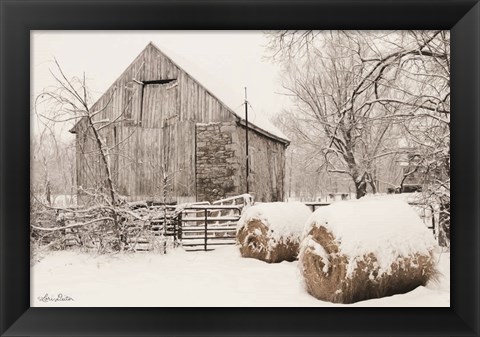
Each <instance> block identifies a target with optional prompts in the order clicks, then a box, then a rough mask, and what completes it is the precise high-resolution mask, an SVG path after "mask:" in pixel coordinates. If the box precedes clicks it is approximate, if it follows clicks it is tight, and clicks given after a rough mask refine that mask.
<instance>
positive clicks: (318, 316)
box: [0, 0, 480, 336]
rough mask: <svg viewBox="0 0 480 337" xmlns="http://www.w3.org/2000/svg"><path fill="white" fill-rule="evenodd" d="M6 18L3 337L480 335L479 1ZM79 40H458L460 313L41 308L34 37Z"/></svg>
mask: <svg viewBox="0 0 480 337" xmlns="http://www.w3.org/2000/svg"><path fill="white" fill-rule="evenodd" d="M0 11H1V12H0V15H1V17H0V24H1V71H0V74H1V83H0V85H1V96H0V97H1V114H0V127H1V133H0V142H1V143H0V144H1V148H0V157H1V160H0V165H1V168H0V169H1V180H0V184H1V196H0V198H1V199H0V216H1V223H0V225H1V227H0V239H1V242H0V250H1V255H0V261H1V270H0V282H1V283H0V289H1V293H0V334H1V335H2V336H40V335H41V336H70V335H71V336H73V335H76V336H87V335H88V336H94V335H110V336H137V335H138V336H153V335H162V336H169V335H172V336H174V335H175V336H185V335H189V336H190V335H199V336H200V335H202V336H206V335H209V336H227V335H235V336H246V335H262V336H263V335H265V336H266V335H279V336H294V335H298V336H307V335H308V336H312V335H370V336H380V335H396V336H400V335H435V336H460V335H462V336H477V335H479V322H478V320H479V317H480V314H479V307H480V300H479V286H478V285H479V284H480V280H479V257H480V252H479V239H480V237H479V210H478V208H479V205H480V203H479V189H480V187H479V186H480V185H479V173H478V172H480V167H479V154H480V148H479V139H480V136H479V134H480V124H479V116H480V114H479V112H480V99H479V96H480V85H479V84H480V67H479V64H480V61H479V60H480V4H479V3H478V1H474V0H456V1H452V0H431V1H426V0H421V1H398V0H392V1H375V0H373V1H372V0H370V1H364V0H356V1H355V0H345V1H344V0H340V1H309V0H307V1H305V0H302V1H292V0H283V1H246V0H244V1H238V0H233V1H232V0H231V1H188V0H187V1H184V0H180V1H132V0H125V1H121V0H120V1H108V0H101V1H75V0H63V1H57V0H49V1H47V0H38V1H24V0H16V1H13V0H0ZM73 29H75V30H118V29H121V30H151V29H155V30H158V29H188V30H190V29H262V30H266V29H451V41H452V42H451V48H452V49H451V55H452V57H451V59H452V78H451V81H452V96H451V97H452V107H453V114H452V130H451V131H452V133H451V135H452V138H451V145H452V165H451V167H452V177H451V178H452V206H451V212H452V224H453V227H452V234H451V239H452V241H451V247H452V254H451V263H452V264H451V307H450V308H348V309H344V308H290V309H287V308H30V305H29V302H30V298H29V297H30V294H29V293H30V291H29V286H30V275H29V270H30V269H29V266H30V253H29V211H28V210H29V185H30V180H29V172H30V167H29V140H30V129H29V120H30V77H29V76H30V53H29V51H30V30H73ZM84 47H85V48H87V49H88V46H84ZM79 48H81V46H79ZM91 52H94V51H91ZM119 296H121V294H119Z"/></svg>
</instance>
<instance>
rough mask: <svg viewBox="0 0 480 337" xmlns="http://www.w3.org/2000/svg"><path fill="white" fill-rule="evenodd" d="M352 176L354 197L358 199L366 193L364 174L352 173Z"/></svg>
mask: <svg viewBox="0 0 480 337" xmlns="http://www.w3.org/2000/svg"><path fill="white" fill-rule="evenodd" d="M352 178H353V183H354V184H355V193H356V197H357V199H360V198H361V197H364V196H365V195H366V194H367V182H366V181H365V174H363V175H362V176H361V177H359V176H358V175H354V176H353V177H352Z"/></svg>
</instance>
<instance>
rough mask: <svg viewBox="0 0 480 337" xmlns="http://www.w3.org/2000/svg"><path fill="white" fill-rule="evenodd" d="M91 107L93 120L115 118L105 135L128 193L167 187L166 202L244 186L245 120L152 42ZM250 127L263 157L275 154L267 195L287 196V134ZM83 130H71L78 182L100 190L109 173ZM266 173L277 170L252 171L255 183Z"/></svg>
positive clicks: (121, 187) (121, 188) (157, 192)
mask: <svg viewBox="0 0 480 337" xmlns="http://www.w3.org/2000/svg"><path fill="white" fill-rule="evenodd" d="M91 111H94V112H97V111H98V113H97V114H96V115H95V117H94V120H96V121H100V120H110V121H112V120H115V121H118V122H116V123H114V124H113V125H112V126H110V127H108V128H104V129H103V130H102V131H101V135H102V137H103V139H104V140H105V142H106V144H107V146H108V149H109V152H108V157H109V161H110V165H111V167H112V171H113V180H114V182H115V186H116V188H117V192H118V193H119V194H120V195H123V196H125V197H126V198H127V199H129V200H141V199H143V200H145V199H156V200H158V199H162V196H163V195H164V193H163V191H164V190H165V189H166V190H167V192H166V195H168V199H169V200H167V201H177V202H182V201H195V200H213V199H214V198H221V197H225V196H231V195H234V194H239V193H245V192H246V180H245V179H246V178H245V172H244V171H245V167H244V166H245V165H244V162H245V158H246V157H245V149H244V148H245V145H244V141H245V140H244V138H242V137H243V136H242V134H244V133H245V128H244V126H242V123H243V125H244V124H245V121H243V120H242V118H241V116H238V115H236V114H235V113H234V112H233V110H231V109H230V108H229V107H228V106H226V105H225V104H224V103H223V102H222V101H220V100H219V99H218V98H217V97H215V96H214V94H212V93H211V92H210V91H208V90H207V89H206V88H205V87H203V86H202V85H201V84H200V83H199V82H198V81H197V80H196V79H194V78H193V77H192V76H190V75H189V74H188V73H187V72H186V71H185V70H184V69H182V68H181V67H180V66H178V65H177V64H176V63H175V61H173V60H171V59H170V58H169V57H167V56H166V55H165V54H164V53H163V52H161V51H160V50H159V49H158V48H157V47H156V46H154V45H153V44H152V43H150V44H148V45H147V47H146V48H145V49H144V50H143V51H142V52H141V53H140V55H139V56H137V58H136V59H135V60H134V61H133V62H132V64H130V66H128V67H127V69H126V70H125V71H124V72H123V73H122V74H121V75H120V77H119V78H118V79H117V80H116V81H115V82H114V83H113V84H112V86H110V88H109V89H108V90H107V91H106V92H105V93H104V94H103V95H102V96H101V97H100V99H99V100H98V101H97V102H96V103H95V104H94V105H93V107H92V109H91ZM209 123H210V124H209ZM212 125H216V126H214V127H212ZM249 129H250V130H251V131H252V132H251V134H252V137H251V139H252V144H254V145H253V146H254V147H257V148H258V153H259V154H260V153H262V155H264V156H267V157H268V158H260V157H259V159H258V162H259V164H261V165H264V164H265V165H272V164H275V163H277V160H278V163H277V164H275V165H278V168H275V170H274V171H273V177H274V178H273V179H274V180H273V183H268V184H267V185H268V186H267V188H268V192H265V193H266V194H267V195H266V196H263V197H262V198H263V199H266V200H277V199H278V198H279V195H283V176H281V177H280V175H282V174H283V168H282V167H283V164H282V160H283V161H284V156H283V152H284V149H285V146H286V145H287V144H288V140H286V139H282V138H281V137H279V136H278V135H275V134H272V133H270V132H269V130H265V129H262V128H260V127H259V126H256V125H253V124H250V125H249ZM85 130H86V123H85V121H84V120H80V121H79V122H78V123H77V124H76V126H75V127H74V128H73V129H72V132H74V133H76V134H77V137H76V138H77V139H76V144H77V158H76V160H77V185H78V186H79V187H81V188H82V189H84V190H86V191H87V190H89V191H90V192H92V191H94V192H95V190H98V189H99V186H100V187H101V186H102V184H103V182H104V180H105V176H104V174H103V173H102V172H103V170H102V167H101V163H100V161H99V160H98V159H99V155H98V151H95V144H94V143H93V141H92V138H91V137H90V136H89V135H88V131H87V132H85ZM242 130H243V131H242ZM266 147H271V148H272V149H273V148H274V149H275V150H274V151H273V152H272V151H270V150H268V149H267V148H266ZM273 153H278V154H279V155H277V154H275V156H276V157H275V158H277V157H278V158H277V159H275V160H273V159H271V158H270V157H271V156H272V154H273ZM272 158H273V157H272ZM264 161H265V162H264ZM242 175H243V176H242ZM277 175H278V177H277ZM165 176H168V179H165ZM265 179H266V180H269V181H271V179H272V172H267V171H265V172H263V171H262V172H261V173H260V171H258V172H253V173H252V176H251V178H250V180H249V181H251V184H250V186H256V189H258V190H261V188H263V187H262V183H261V181H262V180H265ZM166 180H168V183H167V185H165V181H166ZM277 182H279V183H277ZM262 193H263V192H262Z"/></svg>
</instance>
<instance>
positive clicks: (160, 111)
mask: <svg viewBox="0 0 480 337" xmlns="http://www.w3.org/2000/svg"><path fill="white" fill-rule="evenodd" d="M139 83H141V91H140V111H139V115H138V117H139V118H138V124H139V125H140V126H142V127H147V128H148V127H159V126H161V125H163V124H164V123H166V122H167V121H168V120H170V119H172V118H173V117H176V116H177V107H176V104H177V90H173V89H175V88H176V87H177V86H178V81H177V79H176V78H174V79H158V80H149V81H143V82H139Z"/></svg>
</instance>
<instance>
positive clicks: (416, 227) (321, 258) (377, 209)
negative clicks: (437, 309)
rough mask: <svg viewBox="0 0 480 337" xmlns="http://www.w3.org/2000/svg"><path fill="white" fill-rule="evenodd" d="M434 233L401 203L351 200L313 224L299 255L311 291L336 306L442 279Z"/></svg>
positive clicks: (319, 215) (317, 214) (315, 218)
mask: <svg viewBox="0 0 480 337" xmlns="http://www.w3.org/2000/svg"><path fill="white" fill-rule="evenodd" d="M436 246H437V245H436V242H435V239H434V238H433V234H432V233H431V232H430V231H429V230H428V229H427V228H426V226H425V225H424V224H423V222H422V221H421V219H420V218H419V216H418V215H417V214H416V212H415V211H414V210H413V209H412V208H411V207H410V206H409V205H408V204H407V203H405V202H403V201H400V200H391V199H390V200H388V199H387V200H385V199H383V200H382V199H370V200H368V199H367V200H356V201H346V202H339V203H335V204H332V205H330V206H326V207H322V208H320V209H318V210H317V211H316V212H315V213H313V214H312V216H311V217H310V218H309V219H308V220H307V224H306V226H305V232H304V239H303V240H302V242H301V247H300V253H299V267H300V270H301V273H302V275H303V278H304V281H305V286H306V290H307V291H308V293H310V294H311V295H313V296H314V297H316V298H318V299H320V300H324V301H330V302H334V303H353V302H357V301H362V300H366V299H371V298H379V297H384V296H391V295H394V294H403V293H406V292H408V291H411V290H413V289H415V288H416V287H418V286H422V285H425V284H426V283H427V281H429V280H430V279H432V278H435V277H436V274H437V272H436V270H435V263H434V259H433V251H434V249H435V248H436Z"/></svg>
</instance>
